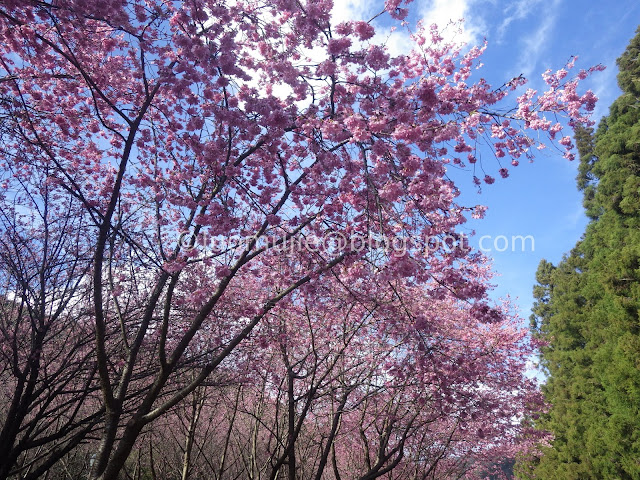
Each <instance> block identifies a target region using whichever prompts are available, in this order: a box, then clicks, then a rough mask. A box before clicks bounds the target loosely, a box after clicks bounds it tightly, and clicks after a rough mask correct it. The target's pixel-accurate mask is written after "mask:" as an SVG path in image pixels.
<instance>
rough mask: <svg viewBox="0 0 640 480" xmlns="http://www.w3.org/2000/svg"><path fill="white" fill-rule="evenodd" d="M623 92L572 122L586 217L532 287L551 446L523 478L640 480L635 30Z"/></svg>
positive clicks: (639, 149)
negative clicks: (597, 115) (597, 114)
mask: <svg viewBox="0 0 640 480" xmlns="http://www.w3.org/2000/svg"><path fill="white" fill-rule="evenodd" d="M618 67H619V69H620V73H619V75H618V83H619V85H620V88H621V89H622V90H623V94H622V95H621V96H620V97H619V98H618V99H617V100H616V101H615V102H614V104H613V105H612V106H611V109H610V113H609V116H608V117H607V118H606V119H604V120H603V121H602V122H601V124H600V126H599V128H598V130H597V132H596V133H595V134H594V133H593V130H592V129H587V128H578V129H577V131H576V141H577V144H578V149H579V153H580V159H581V164H580V169H579V173H578V178H577V182H578V188H579V189H581V190H582V191H583V192H584V205H585V208H586V211H587V214H588V216H589V217H590V218H591V222H590V223H589V225H588V226H587V229H586V232H585V234H584V236H583V238H582V239H581V240H580V241H579V242H578V244H577V245H576V247H575V248H574V249H573V250H572V251H571V253H570V254H569V255H568V256H566V257H565V258H564V259H563V260H562V261H561V262H560V263H559V264H558V265H557V266H553V265H552V264H551V263H549V262H547V261H545V260H543V261H542V262H541V263H540V266H539V268H538V272H537V275H536V281H537V282H538V283H537V285H536V286H535V287H534V296H535V299H536V302H535V304H534V308H533V315H532V316H531V328H532V332H533V334H534V336H535V337H536V338H538V339H540V340H542V341H543V342H545V346H544V347H542V349H541V354H542V355H541V366H542V367H543V369H544V370H545V372H546V373H547V375H548V378H547V381H546V383H545V385H544V387H543V389H544V393H545V396H546V398H547V400H548V401H549V402H550V404H551V408H550V410H549V411H548V412H546V413H545V414H543V415H542V416H541V418H540V419H539V420H538V422H537V426H538V428H540V429H544V430H548V431H550V432H552V433H553V436H554V438H553V440H552V442H551V445H550V446H547V447H543V448H542V451H541V455H540V456H539V457H538V458H535V459H529V460H528V461H525V462H520V465H519V471H520V476H521V478H529V479H562V480H569V479H576V480H578V479H580V480H582V479H612V480H613V479H640V29H638V31H637V34H636V36H635V38H633V39H632V40H631V43H630V45H629V47H628V48H627V50H626V51H625V53H624V54H623V55H622V56H621V57H620V59H619V60H618Z"/></svg>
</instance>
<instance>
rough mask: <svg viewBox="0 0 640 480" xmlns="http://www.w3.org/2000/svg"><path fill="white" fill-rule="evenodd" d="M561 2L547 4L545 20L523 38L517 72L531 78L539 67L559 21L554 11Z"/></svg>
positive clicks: (559, 0)
mask: <svg viewBox="0 0 640 480" xmlns="http://www.w3.org/2000/svg"><path fill="white" fill-rule="evenodd" d="M560 3H561V0H553V1H552V2H551V3H550V4H548V5H546V6H545V15H544V17H543V20H542V21H541V22H540V23H539V24H538V25H537V26H535V27H534V30H533V31H532V32H531V33H529V34H527V35H525V36H524V37H523V38H522V39H521V41H520V45H521V46H520V52H521V54H520V60H519V61H518V63H517V64H516V70H517V73H516V74H521V73H522V74H524V76H525V77H527V78H530V77H531V74H532V73H533V72H534V71H535V70H536V69H537V68H538V62H539V61H540V58H541V56H542V55H543V54H544V52H545V49H546V47H547V45H548V44H549V42H550V36H551V32H552V31H553V28H554V27H555V25H556V23H557V20H558V14H557V13H554V12H556V11H557V9H558V7H559V6H560ZM505 28H506V27H505Z"/></svg>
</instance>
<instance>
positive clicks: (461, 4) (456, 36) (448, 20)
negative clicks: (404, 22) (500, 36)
mask: <svg viewBox="0 0 640 480" xmlns="http://www.w3.org/2000/svg"><path fill="white" fill-rule="evenodd" d="M475 3H477V0H427V1H425V2H423V3H422V5H421V6H420V9H419V14H420V15H421V17H422V21H423V22H424V25H425V26H426V27H429V26H430V25H432V24H434V23H435V24H436V25H438V27H439V28H440V30H441V35H442V36H443V37H444V38H445V40H447V41H453V42H455V43H466V44H468V45H475V44H477V43H478V42H480V41H482V37H483V36H484V35H485V32H486V24H485V22H484V20H483V19H482V17H481V15H477V14H473V15H472V14H471V8H472V7H473V5H474V4H475ZM461 19H464V20H465V21H464V24H463V25H462V26H461V31H459V26H458V25H457V24H456V22H458V21H459V20H461Z"/></svg>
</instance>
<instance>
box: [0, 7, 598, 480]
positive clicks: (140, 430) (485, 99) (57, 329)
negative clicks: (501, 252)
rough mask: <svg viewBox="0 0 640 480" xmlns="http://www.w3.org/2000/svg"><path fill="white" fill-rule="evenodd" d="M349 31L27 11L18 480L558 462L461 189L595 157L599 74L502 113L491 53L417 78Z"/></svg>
mask: <svg viewBox="0 0 640 480" xmlns="http://www.w3.org/2000/svg"><path fill="white" fill-rule="evenodd" d="M403 3H405V2H401V1H400V0H388V1H387V3H386V4H385V5H384V7H382V6H381V9H382V12H381V15H382V16H380V17H378V20H379V19H380V18H385V19H386V20H385V21H387V22H396V23H398V24H399V23H400V22H401V21H402V20H403V19H404V18H406V16H407V14H408V12H407V10H406V9H405V7H406V5H404V4H403ZM406 3H409V2H406ZM331 9H332V5H331V2H330V1H327V0H322V1H318V0H313V1H307V2H302V1H293V0H264V1H255V0H248V1H225V0H215V1H214V0H188V1H176V2H171V1H159V0H146V1H143V0H101V1H94V0H92V1H86V0H82V1H81V0H56V1H50V2H49V1H37V0H33V1H31V0H29V1H27V0H6V1H4V2H3V3H2V6H0V45H1V47H0V52H1V54H0V148H1V149H2V158H1V159H0V187H1V192H0V225H1V227H0V285H1V288H2V292H1V298H2V300H1V302H0V308H1V309H2V310H1V312H2V313H1V314H0V352H1V355H0V383H1V385H2V386H1V387H0V422H1V423H0V428H1V430H0V459H1V461H0V479H6V478H24V479H32V478H38V477H45V478H74V479H75V478H91V479H94V480H98V479H100V480H113V479H116V478H182V479H187V478H215V479H222V478H224V479H226V478H229V479H232V478H233V479H237V478H252V479H257V478H261V479H262V478H265V479H266V478H269V479H275V478H284V477H286V478H289V479H294V478H305V479H306V478H309V479H311V478H315V479H320V478H334V479H347V478H348V479H352V478H360V479H373V478H380V477H382V478H425V479H427V478H460V477H463V476H469V477H472V476H482V475H484V474H486V473H487V472H488V471H489V470H490V469H491V468H492V467H493V466H495V465H497V464H499V463H500V462H501V461H502V460H504V459H505V458H512V457H513V456H514V455H515V454H516V453H517V452H518V451H523V450H526V449H528V448H530V447H531V446H532V445H533V444H535V442H536V437H535V436H532V434H529V432H528V430H527V422H526V419H527V417H528V416H529V415H532V414H535V412H536V411H537V410H538V409H539V408H541V405H540V400H539V395H538V392H537V390H536V388H535V386H534V385H533V384H532V383H531V382H530V381H528V380H527V379H526V377H525V363H526V359H527V356H528V355H529V354H530V353H531V346H530V345H529V343H528V342H527V339H526V336H525V333H524V332H523V331H522V330H521V329H520V328H519V327H518V321H517V319H516V318H514V317H513V315H512V314H511V313H510V311H509V307H508V306H507V305H492V304H491V303H490V302H489V300H488V298H487V293H486V290H487V281H488V277H489V273H488V267H487V265H486V263H485V260H484V259H483V258H482V256H480V255H478V254H477V253H473V252H472V251H470V249H469V248H467V246H466V245H465V244H464V243H463V242H457V241H455V239H456V238H459V236H458V233H457V230H456V229H457V228H458V227H459V225H460V224H461V223H463V222H464V221H465V214H473V213H474V211H473V209H469V208H465V207H464V206H460V205H458V204H457V203H456V201H455V198H456V196H457V188H456V186H455V185H454V184H453V182H452V181H451V180H450V179H448V177H447V175H446V167H447V165H456V166H457V167H460V168H467V169H469V170H473V171H474V172H480V171H482V172H483V173H482V174H470V175H473V179H474V181H476V182H479V181H480V180H479V178H478V177H484V180H485V181H486V182H487V183H491V182H492V181H493V178H492V177H491V176H490V175H489V174H486V176H485V173H484V170H483V167H484V168H487V169H488V168H491V169H495V170H496V171H497V170H499V171H500V173H501V174H502V175H503V176H506V175H507V169H506V167H505V165H504V164H501V163H500V162H504V161H505V160H506V161H507V162H511V163H512V164H513V165H517V163H518V159H519V158H521V157H528V156H530V149H531V148H532V147H534V146H535V145H536V142H535V141H534V140H533V139H532V136H530V134H528V133H527V131H530V132H533V133H534V134H535V136H538V137H540V132H542V133H545V134H546V136H547V137H548V138H549V140H550V141H551V142H554V141H557V142H558V145H559V148H563V149H564V148H565V147H566V149H567V156H571V154H570V153H569V149H570V148H571V145H570V143H571V142H570V141H569V140H568V137H566V136H564V137H563V136H562V135H561V134H560V130H561V126H560V124H558V123H557V118H559V117H560V116H565V117H571V118H573V119H575V120H578V121H584V118H583V117H582V113H583V110H585V111H589V110H591V109H592V108H593V103H594V100H595V99H594V97H593V95H592V94H591V93H589V92H587V93H586V94H584V95H580V94H578V93H577V83H578V79H579V78H584V77H585V76H586V75H587V74H588V73H589V72H585V71H581V72H579V73H578V74H577V76H576V79H573V80H567V79H565V76H566V75H567V71H566V70H560V71H559V72H557V73H555V74H550V73H549V74H547V76H546V81H547V84H548V86H549V89H548V91H547V92H545V93H544V94H542V95H540V96H538V95H536V94H535V92H533V91H527V92H526V93H525V94H523V95H521V96H520V97H518V99H517V101H515V102H513V104H512V107H509V108H507V107H506V105H507V104H506V103H505V97H506V96H507V95H508V94H509V93H510V92H513V91H514V90H515V89H517V88H518V87H520V86H521V85H523V84H524V83H525V80H524V79H522V78H517V79H514V80H512V81H510V82H508V83H505V84H504V85H503V86H502V87H500V88H497V89H494V88H492V87H491V86H490V85H488V84H487V83H486V82H485V81H484V80H482V79H480V78H475V75H477V74H473V75H472V72H473V71H474V69H475V67H476V66H477V63H478V57H479V56H480V55H481V53H482V51H483V49H482V48H473V49H471V50H468V51H466V53H465V52H461V51H460V50H458V49H456V48H455V47H453V46H452V45H450V44H448V43H447V42H445V41H444V40H443V39H442V38H441V37H440V36H439V34H438V31H437V29H435V28H431V29H428V28H422V27H418V29H417V31H416V33H414V34H413V35H412V36H411V39H410V40H411V42H412V45H413V47H412V49H411V52H410V53H408V54H405V55H399V56H395V57H394V56H391V55H390V54H389V52H387V51H386V49H385V47H384V45H383V44H381V43H380V42H378V39H379V38H380V36H379V35H376V30H375V27H374V24H375V22H374V20H371V21H369V22H365V21H351V22H343V23H340V24H332V22H331V16H330V12H331ZM378 20H375V21H378ZM480 145H482V146H483V147H482V148H485V149H488V151H492V152H493V153H495V159H494V160H492V162H490V163H489V164H488V165H487V164H485V165H484V166H483V165H481V163H480V161H479V160H477V159H476V157H479V155H477V150H476V149H477V148H480V147H479V146H480ZM507 159H508V160H507ZM477 213H480V212H477ZM398 245H401V246H402V248H399V247H398Z"/></svg>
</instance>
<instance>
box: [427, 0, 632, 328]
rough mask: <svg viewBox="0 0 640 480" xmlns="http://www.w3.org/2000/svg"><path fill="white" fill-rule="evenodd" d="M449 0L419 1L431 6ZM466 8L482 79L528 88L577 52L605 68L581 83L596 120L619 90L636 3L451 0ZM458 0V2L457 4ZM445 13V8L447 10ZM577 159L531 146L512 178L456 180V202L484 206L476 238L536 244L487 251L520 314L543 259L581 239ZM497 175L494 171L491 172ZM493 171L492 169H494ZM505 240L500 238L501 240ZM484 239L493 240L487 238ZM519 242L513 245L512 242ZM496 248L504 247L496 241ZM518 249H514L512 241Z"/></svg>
mask: <svg viewBox="0 0 640 480" xmlns="http://www.w3.org/2000/svg"><path fill="white" fill-rule="evenodd" d="M440 3H442V4H445V3H447V2H440V1H435V2H424V3H423V5H425V6H427V8H429V7H428V6H431V7H432V8H433V6H435V7H436V8H437V7H438V5H439V4H440ZM452 3H453V4H455V5H457V8H458V9H461V8H462V9H463V10H464V11H465V15H466V19H467V23H468V24H469V23H470V24H471V28H472V31H473V32H474V35H476V36H480V38H482V37H486V38H487V40H488V42H489V46H488V49H487V52H486V55H485V56H484V57H483V63H484V64H485V68H484V69H483V75H486V76H487V78H489V79H491V80H493V79H499V78H505V73H506V78H511V77H513V76H516V75H518V74H519V73H524V74H525V75H526V76H527V77H528V78H529V79H530V81H531V84H532V85H533V87H534V88H536V87H538V86H539V87H540V89H542V87H543V86H542V82H541V80H540V77H539V74H540V73H541V72H543V71H544V70H545V69H546V68H552V69H554V70H555V69H558V68H560V67H562V66H563V64H564V63H565V62H566V61H567V60H568V59H569V57H571V55H577V56H578V57H579V61H578V66H579V67H589V66H591V65H594V64H597V63H602V64H604V65H606V66H607V70H605V71H604V72H600V73H597V74H595V75H594V76H593V77H592V78H591V79H589V80H588V81H587V82H585V86H586V87H588V88H591V89H592V90H594V91H595V92H596V94H597V95H598V97H599V99H600V101H599V104H598V107H597V110H596V113H595V115H594V119H596V120H599V118H600V117H601V116H602V115H606V114H607V112H608V106H609V105H610V104H611V102H613V100H615V99H616V98H617V97H618V95H619V94H620V91H619V90H618V87H617V84H616V74H617V68H616V66H615V60H616V58H617V57H618V56H619V55H620V54H621V53H622V52H623V51H624V49H625V48H626V46H627V44H628V42H629V40H630V39H631V38H632V37H633V36H634V34H635V30H636V27H637V25H638V24H640V2H638V1H637V0H617V1H613V2H601V1H579V0H554V1H544V2H543V1H536V0H528V1H516V2H505V1H489V0H487V1H480V0H479V1H473V0H469V1H462V0H455V1H453V2H452ZM461 6H462V7H461ZM445 16H446V15H445ZM577 166H578V161H577V160H576V161H574V162H569V161H567V160H565V159H563V158H562V155H561V154H560V153H558V152H555V151H553V150H552V149H547V150H544V151H540V152H536V159H535V161H534V162H533V163H528V162H526V161H525V162H521V164H520V166H518V167H517V168H510V169H509V171H510V177H509V178H507V179H505V180H503V179H497V180H496V183H495V184H493V185H487V186H484V187H483V189H482V193H481V194H479V195H478V194H477V193H476V192H475V191H474V189H473V188H471V186H470V185H467V184H465V182H462V183H460V184H459V186H460V189H461V190H462V192H463V193H462V196H461V199H460V200H461V203H463V204H475V203H479V204H483V205H487V206H488V207H489V208H488V211H487V214H486V216H485V218H484V219H482V220H479V221H472V222H469V223H468V224H467V227H468V228H470V229H471V228H472V229H475V231H476V241H477V240H478V239H479V238H480V237H481V236H482V235H490V236H491V237H492V238H496V237H498V236H500V235H504V236H505V237H507V238H508V239H509V240H510V239H511V237H512V236H513V235H522V236H527V235H531V236H532V237H533V238H534V239H535V248H534V249H533V251H532V249H531V248H528V249H527V251H525V252H522V251H516V252H512V251H511V249H510V248H509V249H508V250H507V251H505V252H502V253H501V252H497V251H495V248H494V249H493V251H492V252H487V254H488V255H490V256H491V257H492V258H493V264H494V270H495V271H496V273H497V274H498V276H496V278H495V279H494V282H493V283H494V284H496V289H495V292H494V295H495V296H496V297H502V296H506V295H510V296H511V297H517V298H514V300H516V302H517V305H518V307H519V309H520V314H521V315H522V316H523V317H524V318H525V319H526V318H528V316H529V314H530V310H531V305H532V303H533V297H532V295H531V290H532V287H533V284H534V282H535V271H536V269H537V266H538V263H539V262H540V260H541V259H543V258H545V259H547V260H550V261H552V262H554V263H556V262H557V261H559V260H560V259H561V258H562V255H563V254H564V253H567V252H569V250H570V249H571V248H572V247H573V246H574V245H575V243H576V241H577V240H579V238H580V237H581V235H582V233H583V232H584V228H585V226H586V223H587V220H586V217H585V216H584V212H583V209H582V195H581V193H580V192H578V191H577V189H576V185H575V176H576V170H577ZM493 174H495V172H494V173H493ZM496 176H497V175H496ZM503 243H504V242H503ZM484 245H485V246H487V245H488V246H489V247H493V245H492V241H491V240H489V239H487V240H485V244H484ZM517 247H519V245H517ZM498 248H504V247H503V245H502V244H500V243H499V244H498ZM518 249H519V248H518Z"/></svg>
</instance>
